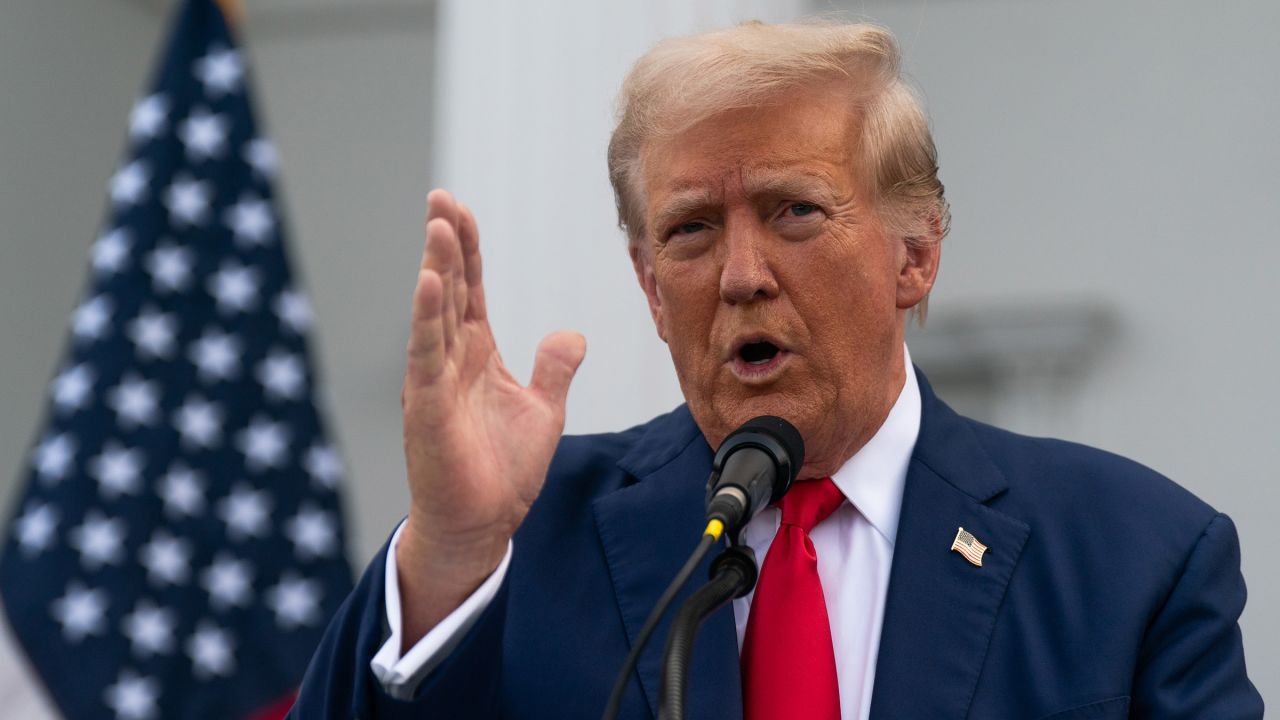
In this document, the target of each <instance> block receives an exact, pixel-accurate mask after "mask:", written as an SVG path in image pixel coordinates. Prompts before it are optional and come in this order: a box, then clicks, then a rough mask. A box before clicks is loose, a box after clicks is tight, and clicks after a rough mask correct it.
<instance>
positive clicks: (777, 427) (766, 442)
mask: <svg viewBox="0 0 1280 720" xmlns="http://www.w3.org/2000/svg"><path fill="white" fill-rule="evenodd" d="M744 447H756V448H760V449H761V450H764V451H765V452H767V453H769V454H770V455H771V456H773V460H774V462H776V463H777V465H778V470H779V472H778V476H777V478H776V480H775V481H774V485H773V494H772V497H770V498H769V502H777V501H778V500H781V499H782V496H783V495H785V494H786V493H787V490H789V489H791V483H793V482H795V480H796V475H798V474H799V473H800V468H801V467H803V466H804V438H802V437H800V431H799V430H796V428H795V426H794V425H792V424H791V423H789V422H787V421H786V420H783V419H782V418H780V417H775V416H773V415H761V416H759V417H754V418H751V419H750V420H748V421H746V422H745V423H743V424H742V426H741V427H739V428H738V429H737V430H734V431H733V432H731V433H729V436H728V437H726V438H725V439H724V442H722V443H720V448H719V449H718V450H716V457H715V462H714V464H713V467H714V470H715V472H717V473H718V472H719V471H720V470H721V469H722V468H723V467H724V462H725V460H726V459H728V457H729V456H730V455H732V454H733V453H734V452H736V451H737V450H739V449H741V448H744Z"/></svg>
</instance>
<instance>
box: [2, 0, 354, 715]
mask: <svg viewBox="0 0 1280 720" xmlns="http://www.w3.org/2000/svg"><path fill="white" fill-rule="evenodd" d="M244 60H245V58H244V56H243V55H242V54H241V53H240V52H239V51H238V50H237V49H236V46H235V44H234V42H233V39H232V37H231V35H230V33H229V32H228V29H227V26H226V23H225V21H224V19H223V17H222V14H221V12H220V11H219V9H218V7H217V6H216V5H215V4H214V2H213V1H212V0H187V1H186V2H183V3H182V4H181V6H180V8H179V9H178V11H177V17H176V20H175V23H174V26H173V29H172V31H171V37H170V40H169V44H168V47H167V49H166V51H165V52H164V53H163V54H162V56H161V58H160V63H159V66H158V68H157V71H156V76H155V82H154V84H153V85H152V90H151V92H150V93H149V94H147V95H146V96H145V97H143V98H142V99H141V100H140V101H138V103H137V104H136V105H135V106H134V108H133V111H132V113H131V114H130V117H129V133H128V134H129V140H128V148H127V152H126V158H125V160H124V162H123V163H122V165H121V167H120V168H119V170H118V171H117V172H116V173H115V174H114V176H113V177H112V178H111V180H110V183H109V188H110V189H109V195H110V199H109V211H108V213H107V222H106V226H105V229H104V231H103V232H102V234H101V235H100V236H99V237H98V238H97V240H96V241H95V242H94V243H93V245H92V251H91V268H90V279H89V283H88V291H87V292H86V294H85V296H84V299H83V301H82V302H81V303H80V304H79V307H77V308H76V309H75V311H74V313H73V315H72V319H71V330H70V337H69V347H68V350H67V353H66V360H65V363H64V364H63V365H62V366H61V368H60V369H59V370H57V371H56V377H55V378H54V379H53V382H52V383H51V385H50V389H49V395H50V397H49V405H48V410H47V417H46V420H45V424H44V428H43V432H42V433H41V434H40V435H39V436H38V440H37V441H36V443H35V447H34V449H33V451H32V452H31V455H30V465H29V467H28V468H27V469H26V470H25V471H24V472H25V473H26V476H27V485H26V492H25V495H24V496H23V497H21V498H20V499H19V500H18V502H17V504H16V506H15V509H14V519H13V521H12V522H11V523H10V525H9V531H8V537H7V539H6V542H5V549H4V557H3V561H2V562H0V594H2V595H3V600H4V608H5V611H6V612H7V615H8V619H9V623H10V625H11V628H12V630H13V632H14V634H15V635H16V636H17V638H18V640H19V642H20V644H21V645H22V649H23V651H24V652H25V654H26V657H27V659H28V660H29V663H30V665H31V667H33V668H34V670H35V672H36V673H37V674H38V675H39V677H40V679H41V680H42V681H43V683H44V684H45V686H46V687H47V690H48V693H49V695H50V696H51V697H52V699H53V700H54V702H55V703H56V705H57V706H58V708H59V710H60V711H61V712H62V713H63V714H64V715H66V716H67V717H71V718H121V719H125V720H146V719H148V718H178V717H181V718H237V717H253V716H255V715H259V716H260V715H261V713H262V712H263V711H264V710H267V711H270V710H271V709H272V708H275V709H276V712H278V713H279V714H283V711H284V710H287V708H288V704H289V703H290V702H291V697H292V693H293V691H294V690H295V689H296V687H297V684H298V683H299V682H300V680H301V678H302V675H303V673H304V671H305V669H306V665H307V662H308V660H309V659H310V656H311V654H312V652H313V650H314V649H315V646H316V644H317V643H318V641H319V639H320V635H321V633H322V632H323V629H324V627H325V624H326V622H327V620H328V618H329V617H330V615H331V614H332V612H333V611H334V610H335V609H336V608H337V606H338V604H339V603H340V602H341V601H342V599H343V598H344V597H345V596H346V594H347V593H348V591H349V590H350V587H351V574H350V568H349V567H348V565H347V562H346V560H345V557H344V545H345V541H344V537H343V528H342V521H341V508H340V504H339V498H338V495H337V491H338V485H339V481H340V478H341V476H342V475H343V469H342V465H341V462H340V460H339V457H338V455H337V453H336V452H335V450H334V448H333V447H332V446H331V445H330V444H329V443H328V442H327V441H326V439H325V437H326V434H325V429H324V423H323V422H322V420H321V417H320V415H319V412H318V411H317V408H316V404H315V397H314V383H315V370H314V366H313V365H312V363H311V361H310V359H309V356H308V351H307V339H306V332H307V329H308V325H309V322H310V313H309V310H308V305H307V302H306V300H305V298H304V297H303V295H302V293H301V292H300V291H299V290H298V288H297V286H296V285H295V284H293V282H292V281H291V275H290V271H289V265H288V260H287V258H286V255H285V246H284V234H283V230H282V223H281V219H280V215H279V213H278V211H277V208H276V206H275V204H274V202H273V199H272V196H273V193H272V187H271V185H272V179H273V176H274V175H275V171H276V154H275V152H274V151H273V149H272V146H271V144H270V143H269V142H268V141H267V140H265V139H264V138H262V137H261V136H259V135H258V134H257V132H256V131H255V125H254V120H253V116H252V112H251V108H250V105H249V97H248V86H247V78H246V73H245V63H244ZM0 714H3V711H0Z"/></svg>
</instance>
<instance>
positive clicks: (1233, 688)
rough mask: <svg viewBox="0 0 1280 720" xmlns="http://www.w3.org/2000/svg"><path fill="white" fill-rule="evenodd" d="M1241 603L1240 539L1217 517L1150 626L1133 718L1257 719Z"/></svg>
mask: <svg viewBox="0 0 1280 720" xmlns="http://www.w3.org/2000/svg"><path fill="white" fill-rule="evenodd" d="M1244 602H1245V585H1244V577H1243V576H1242V575H1241V574H1240V541H1239V539H1238V537H1237V535H1236V528H1235V525H1234V524H1233V523H1232V522H1231V519H1230V518H1228V517H1227V516H1226V515H1222V514H1219V515H1217V516H1216V517H1214V518H1213V520H1211V521H1210V522H1209V524H1208V526H1206V528H1205V530H1204V532H1203V533H1202V534H1201V536H1200V539H1199V540H1198V541H1197V542H1196V544H1195V546H1194V547H1193V548H1192V550H1191V553H1190V555H1189V556H1188V558H1187V561H1186V564H1185V566H1184V568H1183V571H1182V574H1181V576H1180V577H1179V578H1178V580H1177V582H1176V583H1175V584H1174V586H1173V589H1172V590H1171V591H1170V593H1169V596H1168V598H1167V599H1166V600H1165V603H1164V606H1163V607H1162V608H1161V609H1160V612H1159V613H1157V615H1156V616H1155V618H1154V619H1153V620H1152V622H1151V624H1150V626H1149V627H1148V628H1147V634H1146V637H1145V638H1144V640H1143V649H1142V653H1141V656H1140V661H1139V667H1138V672H1137V674H1136V676H1135V678H1134V686H1133V704H1132V711H1133V717H1135V718H1152V719H1155V718H1159V719H1160V720H1178V719H1180V718H1216V719H1218V720H1255V719H1258V718H1261V717H1262V697H1261V696H1260V695H1259V694H1258V691H1257V689H1256V688H1254V686H1253V683H1251V682H1250V681H1249V677H1248V674H1247V673H1246V672H1245V662H1244V645H1243V642H1242V639H1241V635H1240V626H1239V624H1238V620H1239V618H1240V613H1241V611H1242V610H1244Z"/></svg>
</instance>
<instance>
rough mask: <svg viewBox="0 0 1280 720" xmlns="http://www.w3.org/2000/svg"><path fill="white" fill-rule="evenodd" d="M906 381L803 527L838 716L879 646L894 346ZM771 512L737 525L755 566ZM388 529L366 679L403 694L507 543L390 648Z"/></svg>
mask: <svg viewBox="0 0 1280 720" xmlns="http://www.w3.org/2000/svg"><path fill="white" fill-rule="evenodd" d="M903 356H904V362H905V363H906V383H905V384H904V385H903V387H902V390H901V392H900V393H899V394H898V399H897V401H896V402H895V403H894V405H893V408H892V409H891V410H890V411H889V416H888V417H887V418H885V421H884V424H883V425H881V426H880V429H879V430H878V431H877V432H876V434H875V435H874V436H873V437H872V438H871V440H869V441H868V442H867V444H866V445H864V446H863V447H862V449H861V450H859V451H858V452H857V453H856V454H855V455H854V456H853V457H851V458H849V460H848V462H846V463H845V464H844V465H843V466H842V467H841V468H840V469H839V470H838V471H836V474H835V475H833V476H832V477H831V479H832V481H833V482H834V483H835V485H836V487H838V488H839V489H840V492H842V493H844V496H845V498H846V499H847V500H848V501H849V502H847V503H844V504H842V505H841V506H840V507H839V508H837V509H836V511H835V512H834V513H832V514H831V516H830V517H829V518H827V519H826V520H825V521H823V522H822V523H820V524H819V525H818V526H817V527H815V528H814V529H813V531H812V532H811V533H810V538H811V539H812V540H813V545H814V549H815V550H816V551H817V554H818V577H819V579H820V580H821V582H822V593H823V595H824V596H825V598H826V601H827V616H828V618H829V620H830V622H831V640H832V644H833V645H834V649H835V658H836V678H837V682H838V683H839V686H840V715H841V717H842V718H844V720H853V719H854V718H862V719H863V720H865V718H867V717H868V716H869V715H870V712H871V690H872V688H873V687H874V685H875V675H876V654H877V652H878V651H879V648H880V628H881V624H882V622H883V620H884V601H885V594H886V591H887V590H888V588H889V569H890V567H891V566H892V564H893V545H894V540H895V538H896V537H897V534H898V515H899V512H900V510H901V509H902V491H903V488H904V487H905V485H906V479H907V466H908V464H909V463H910V461H911V453H912V451H913V450H914V449H915V444H916V437H917V436H918V435H919V432H920V387H919V385H918V384H917V383H916V376H915V372H914V371H913V369H912V367H911V356H910V355H909V354H908V353H907V352H906V348H905V347H904V348H903ZM780 520H781V513H780V512H779V511H778V510H777V509H776V508H772V507H771V508H767V509H765V510H764V511H763V512H761V513H760V514H759V515H757V516H756V517H755V518H754V519H752V520H751V522H749V523H748V524H747V526H746V528H745V529H744V530H743V533H742V538H741V539H742V542H743V543H745V544H746V545H748V546H750V547H751V549H752V550H754V551H755V553H756V557H757V558H760V561H761V562H762V563H763V560H764V557H765V554H766V553H767V552H768V551H769V546H770V545H771V544H772V543H773V537H774V535H776V534H777V532H778V524H779V522H780ZM399 536H400V531H399V530H396V534H395V536H393V537H392V539H391V546H390V548H389V549H388V551H387V566H386V598H387V608H386V610H387V624H388V625H389V626H390V629H391V636H390V637H389V638H387V641H386V643H384V644H383V646H382V647H381V648H380V649H379V650H378V652H377V654H375V655H374V657H373V661H372V663H371V665H372V668H373V673H374V676H375V677H377V678H378V680H379V682H381V683H382V686H383V688H385V689H386V691H387V692H388V694H390V695H391V696H392V697H397V698H408V697H410V696H412V694H413V691H414V690H415V689H416V688H417V686H418V684H419V683H420V682H421V680H422V678H423V677H425V676H426V675H427V673H429V672H430V671H431V670H432V669H433V668H434V667H435V666H436V665H437V664H439V661H440V660H441V659H443V658H444V657H446V656H448V654H449V652H450V651H452V650H453V648H454V647H455V646H456V645H457V643H458V641H459V640H461V638H462V636H463V635H465V634H466V632H467V630H469V629H470V628H471V626H472V625H473V624H474V623H475V621H476V619H477V618H478V617H479V616H480V613H481V611H483V610H484V608H485V607H487V606H488V604H489V603H490V602H491V601H492V600H493V597H494V596H495V595H496V594H497V592H498V587H499V586H500V585H501V584H502V579H503V577H505V575H506V571H507V564H508V562H509V560H510V558H511V548H510V546H509V547H508V549H507V556H506V557H505V558H503V560H502V563H501V564H500V565H499V566H498V569H497V570H495V571H494V572H493V574H492V575H491V576H489V578H488V579H487V580H485V582H484V583H483V584H482V585H481V586H480V588H479V589H477V590H476V591H475V593H474V594H473V595H472V596H471V597H469V598H467V600H466V601H465V602H464V603H463V604H462V605H461V606H459V607H458V609H457V610H454V611H453V612H452V613H451V614H450V615H449V616H448V617H446V618H445V619H444V620H443V621H441V622H440V624H439V625H437V626H436V627H434V628H432V630H431V631H430V632H428V633H427V634H426V635H425V636H423V638H422V639H421V640H419V641H418V642H417V644H415V645H414V646H413V647H412V648H410V649H409V651H408V652H407V653H404V655H403V656H402V655H401V654H400V644H401V642H402V636H401V630H400V586H399V581H398V578H397V575H396V560H395V549H396V541H397V540H399ZM752 598H753V595H747V596H746V597H744V598H739V599H737V600H734V601H733V614H734V619H735V621H736V623H737V629H738V648H739V649H741V648H742V638H743V635H744V633H745V632H746V629H747V618H748V616H749V615H750V612H751V600H752Z"/></svg>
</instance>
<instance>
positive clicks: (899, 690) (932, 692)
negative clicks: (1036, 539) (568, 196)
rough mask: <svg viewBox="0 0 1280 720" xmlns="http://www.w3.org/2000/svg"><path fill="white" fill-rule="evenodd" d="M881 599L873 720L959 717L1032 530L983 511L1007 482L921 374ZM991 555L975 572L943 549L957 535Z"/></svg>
mask: <svg viewBox="0 0 1280 720" xmlns="http://www.w3.org/2000/svg"><path fill="white" fill-rule="evenodd" d="M917 375H918V377H919V381H920V389H921V402H922V408H921V411H922V412H921V425H920V436H919V438H918V440H917V442H916V449H915V451H914V452H913V454H912V459H911V465H910V468H909V470H908V472H907V482H906V488H905V490H904V492H903V498H902V513H901V516H900V519H899V522H898V537H897V540H896V542H895V545H894V555H893V567H892V569H891V570H890V576H889V589H888V594H887V597H886V598H885V613H884V626H883V630H882V633H881V638H880V651H879V657H878V659H877V662H876V680H875V689H874V691H873V693H872V700H871V718H872V719H873V720H889V719H890V718H908V717H910V718H916V717H919V718H930V719H931V720H933V719H937V720H949V719H952V718H964V717H965V716H966V715H967V714H968V712H969V705H970V703H971V702H972V700H973V693H974V690H975V688H976V687H977V682H978V676H979V674H980V673H981V671H982V664H983V661H984V658H985V656H986V652H987V646H988V644H989V642H990V638H991V633H992V631H993V629H994V627H995V620H996V614H997V612H998V611H999V609H1000V604H1001V602H1002V601H1003V599H1004V595H1005V589H1006V587H1007V586H1008V584H1009V579H1010V578H1011V577H1012V575H1013V571H1014V567H1015V566H1016V565H1017V562H1018V557H1019V555H1020V554H1021V552H1022V547H1023V544H1024V543H1026V541H1027V537H1028V535H1029V534H1030V532H1031V530H1030V528H1029V527H1028V526H1027V524H1026V523H1024V522H1022V521H1020V520H1018V519H1016V518H1013V517H1010V516H1008V515H1005V514H1004V513H1001V512H999V511H997V510H994V509H992V508H990V507H988V506H987V505H986V503H987V502H989V501H990V500H992V499H993V498H995V497H996V496H998V495H999V494H1001V493H1002V492H1004V491H1005V489H1006V487H1007V486H1006V484H1005V481H1004V477H1003V475H1002V474H1001V472H1000V470H999V468H997V467H996V466H995V465H994V464H993V463H992V462H991V459H990V458H989V457H988V456H987V455H986V453H985V451H984V450H983V448H982V446H981V445H980V443H979V442H978V439H977V437H976V436H974V434H973V431H972V429H971V428H970V426H969V425H968V424H967V423H966V422H965V421H963V420H962V419H961V418H960V417H959V416H957V415H956V414H955V413H954V412H953V411H952V410H951V409H950V408H948V407H947V406H946V405H944V404H943V403H942V402H941V401H939V400H938V399H937V398H936V397H935V396H934V395H933V392H932V390H931V389H930V388H929V386H928V383H927V382H926V381H925V379H924V376H923V375H920V374H919V373H917ZM960 527H963V528H965V529H966V530H968V531H970V532H971V533H972V534H973V535H974V537H976V538H977V539H978V540H979V541H980V542H982V543H983V544H984V545H987V546H988V548H989V549H988V550H987V552H986V554H985V555H984V557H983V560H982V566H981V567H975V566H974V565H971V564H970V563H969V562H968V561H967V560H965V559H964V557H962V556H961V555H960V554H959V553H958V552H953V551H951V550H950V549H949V548H950V547H951V543H952V541H953V540H954V539H955V536H956V531H957V529H958V528H960Z"/></svg>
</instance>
